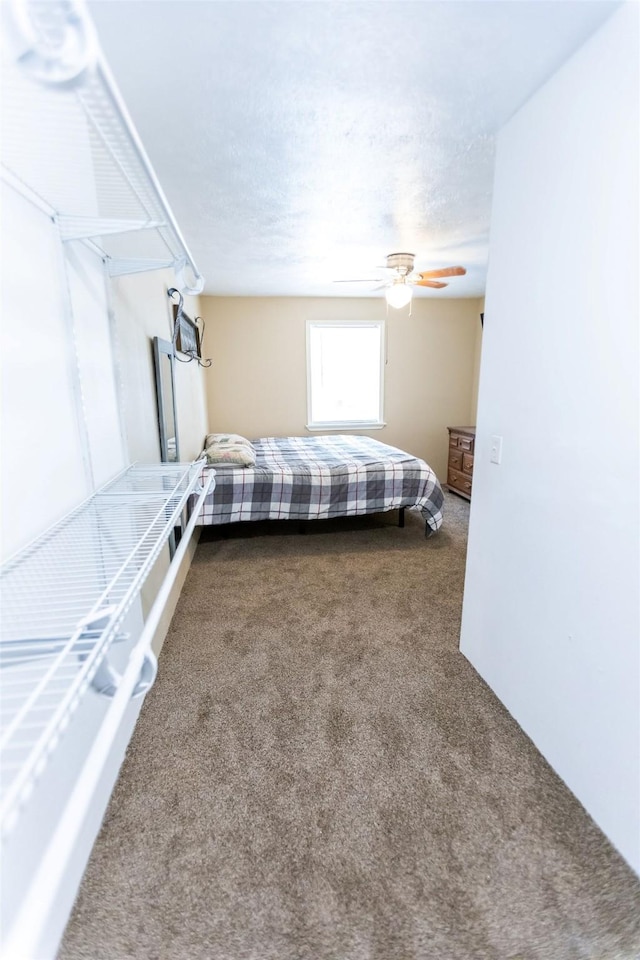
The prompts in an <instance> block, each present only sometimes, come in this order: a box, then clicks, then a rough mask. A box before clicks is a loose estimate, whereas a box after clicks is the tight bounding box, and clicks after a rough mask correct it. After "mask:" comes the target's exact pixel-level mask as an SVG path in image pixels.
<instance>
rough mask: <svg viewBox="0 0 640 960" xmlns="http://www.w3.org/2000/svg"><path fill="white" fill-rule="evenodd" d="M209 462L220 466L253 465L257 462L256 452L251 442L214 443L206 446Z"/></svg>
mask: <svg viewBox="0 0 640 960" xmlns="http://www.w3.org/2000/svg"><path fill="white" fill-rule="evenodd" d="M204 453H205V456H206V458H207V463H211V464H213V465H215V464H219V465H220V466H224V465H227V466H236V467H253V466H255V462H256V452H255V450H254V449H253V447H252V446H251V444H246V443H224V442H217V443H212V444H210V445H209V446H208V447H206V448H205V451H204Z"/></svg>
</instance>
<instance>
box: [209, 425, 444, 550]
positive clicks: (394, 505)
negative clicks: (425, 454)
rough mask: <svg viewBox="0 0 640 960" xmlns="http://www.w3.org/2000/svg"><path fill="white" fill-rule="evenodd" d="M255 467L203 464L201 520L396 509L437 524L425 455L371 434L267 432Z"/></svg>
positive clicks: (436, 490)
mask: <svg viewBox="0 0 640 960" xmlns="http://www.w3.org/2000/svg"><path fill="white" fill-rule="evenodd" d="M253 447H254V448H255V451H256V465H255V467H222V468H219V467H215V468H214V467H207V468H206V469H207V470H215V486H214V489H213V491H212V492H211V493H210V494H209V496H208V497H207V498H206V500H205V502H204V506H203V510H202V516H201V522H202V523H204V524H218V523H234V522H237V521H239V520H322V519H328V518H330V517H345V516H353V515H355V514H361V513H382V512H384V511H386V510H397V509H399V508H400V507H415V508H417V509H419V510H420V511H421V512H422V516H423V517H424V519H425V521H426V523H427V525H428V527H429V528H430V529H431V531H436V530H438V529H439V527H440V525H441V523H442V503H443V495H442V489H441V487H440V484H439V482H438V479H437V477H436V475H435V473H434V472H433V470H432V469H431V467H429V466H428V464H426V463H425V462H424V460H417V459H416V458H415V457H412V456H411V455H410V454H408V453H404V452H403V451H402V450H397V449H396V448H395V447H390V446H387V444H385V443H380V442H379V441H378V440H373V439H372V438H371V437H360V436H336V435H330V436H317V437H266V438H262V439H260V440H254V441H253Z"/></svg>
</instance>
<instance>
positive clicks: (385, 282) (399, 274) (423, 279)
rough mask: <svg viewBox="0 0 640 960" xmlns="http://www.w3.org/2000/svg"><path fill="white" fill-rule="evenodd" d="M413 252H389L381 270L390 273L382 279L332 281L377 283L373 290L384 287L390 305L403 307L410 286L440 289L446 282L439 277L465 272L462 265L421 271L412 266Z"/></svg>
mask: <svg viewBox="0 0 640 960" xmlns="http://www.w3.org/2000/svg"><path fill="white" fill-rule="evenodd" d="M414 260H415V254H413V253H390V254H389V255H388V257H387V263H386V266H385V267H382V268H381V269H383V270H388V271H390V275H389V276H388V277H387V278H385V279H383V278H382V277H377V278H374V279H371V280H334V283H379V284H380V286H378V287H374V290H382V289H384V291H385V293H384V295H385V298H386V301H387V303H388V304H389V306H390V307H395V308H396V309H399V308H400V307H405V306H406V305H407V304H408V303H409V302H410V301H411V297H412V296H413V289H412V287H433V288H435V289H440V288H441V287H446V286H447V284H446V283H441V282H440V279H439V278H440V277H462V276H464V274H465V273H466V272H467V271H466V270H465V268H464V267H443V268H442V269H441V270H426V271H424V272H422V273H420V272H417V271H415V270H414V268H413V264H414Z"/></svg>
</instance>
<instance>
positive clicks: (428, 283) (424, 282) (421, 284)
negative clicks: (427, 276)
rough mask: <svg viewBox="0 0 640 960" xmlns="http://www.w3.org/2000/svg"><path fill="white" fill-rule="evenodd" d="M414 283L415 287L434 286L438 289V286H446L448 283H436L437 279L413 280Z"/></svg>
mask: <svg viewBox="0 0 640 960" xmlns="http://www.w3.org/2000/svg"><path fill="white" fill-rule="evenodd" d="M414 285H415V286H416V287H435V289H436V290H438V289H439V288H440V287H448V286H449V284H448V283H438V281H437V280H415V281H414Z"/></svg>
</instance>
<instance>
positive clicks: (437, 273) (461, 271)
mask: <svg viewBox="0 0 640 960" xmlns="http://www.w3.org/2000/svg"><path fill="white" fill-rule="evenodd" d="M466 272H467V271H466V270H465V268H464V267H443V268H442V270H425V271H424V273H421V274H420V276H421V278H422V279H423V280H433V278H434V277H463V276H464V275H465V273H466Z"/></svg>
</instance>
